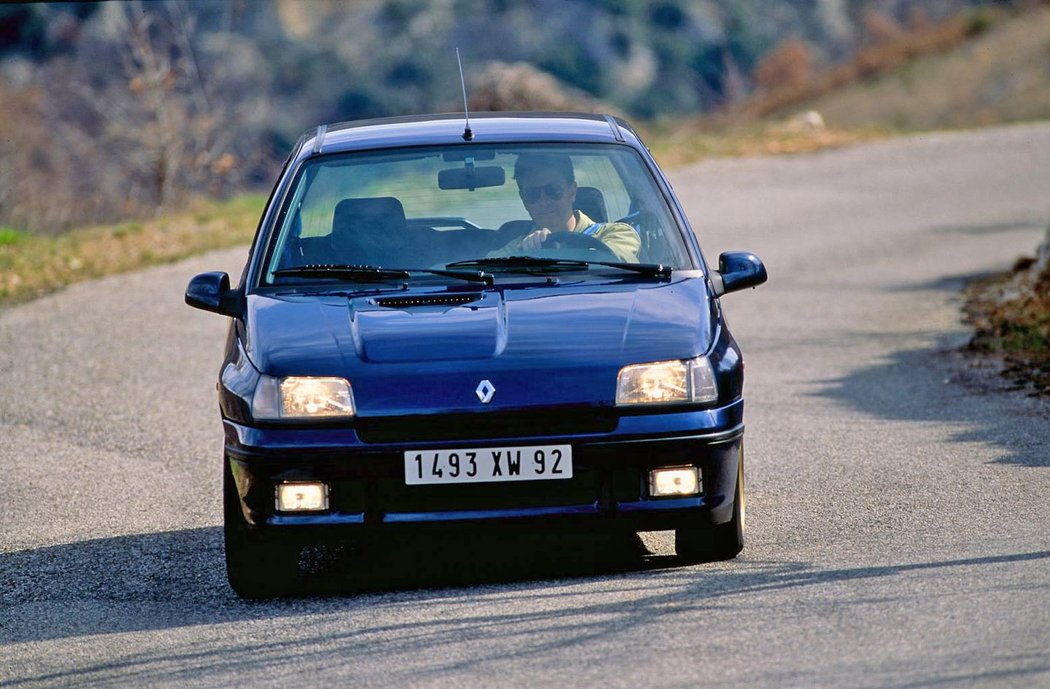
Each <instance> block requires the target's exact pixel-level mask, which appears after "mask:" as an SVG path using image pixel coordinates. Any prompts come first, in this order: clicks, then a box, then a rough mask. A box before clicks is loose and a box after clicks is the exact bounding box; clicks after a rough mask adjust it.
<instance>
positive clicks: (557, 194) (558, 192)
mask: <svg viewBox="0 0 1050 689" xmlns="http://www.w3.org/2000/svg"><path fill="white" fill-rule="evenodd" d="M566 191H568V190H567V189H566V188H565V187H563V186H561V185H560V184H544V185H541V186H538V187H522V188H521V200H522V201H524V202H525V203H536V202H537V201H539V200H540V196H541V195H543V194H546V195H547V198H549V199H550V200H551V201H560V200H561V197H563V196H565V192H566Z"/></svg>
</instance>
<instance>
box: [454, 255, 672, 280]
mask: <svg viewBox="0 0 1050 689" xmlns="http://www.w3.org/2000/svg"><path fill="white" fill-rule="evenodd" d="M467 266H478V267H483V268H499V267H504V268H570V269H571V268H587V267H590V266H606V267H608V268H620V269H622V270H630V271H632V272H635V273H641V274H643V275H649V276H651V277H670V276H671V270H672V269H671V267H670V266H665V265H662V264H660V263H625V262H621V261H583V260H575V259H565V258H537V257H535V256H501V257H493V258H476V259H472V260H469V261H456V262H455V263H449V264H448V266H447V267H449V268H455V267H467Z"/></svg>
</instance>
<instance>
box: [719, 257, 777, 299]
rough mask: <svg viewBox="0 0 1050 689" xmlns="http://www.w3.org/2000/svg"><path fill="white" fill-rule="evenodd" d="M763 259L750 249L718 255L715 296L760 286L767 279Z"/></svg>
mask: <svg viewBox="0 0 1050 689" xmlns="http://www.w3.org/2000/svg"><path fill="white" fill-rule="evenodd" d="M766 278H767V275H766V267H765V266H764V265H763V264H762V259H760V258H759V257H758V256H755V255H754V254H753V253H751V252H749V251H727V252H725V253H724V254H722V255H721V256H719V257H718V273H717V274H715V275H713V276H712V279H711V282H712V283H713V284H714V287H715V296H718V297H720V296H722V295H723V294H729V293H730V292H736V291H738V290H742V289H745V288H747V287H758V286H759V285H761V284H762V283H763V282H765V281H766Z"/></svg>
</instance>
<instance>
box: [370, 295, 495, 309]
mask: <svg viewBox="0 0 1050 689" xmlns="http://www.w3.org/2000/svg"><path fill="white" fill-rule="evenodd" d="M480 297H481V295H479V294H434V295H425V296H418V297H380V298H378V299H376V300H375V302H374V303H375V305H376V306H383V307H385V308H388V309H407V308H409V307H412V306H460V305H462V304H469V303H470V302H472V301H477V300H478V299H479V298H480Z"/></svg>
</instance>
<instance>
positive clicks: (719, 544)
mask: <svg viewBox="0 0 1050 689" xmlns="http://www.w3.org/2000/svg"><path fill="white" fill-rule="evenodd" d="M744 500H745V494H744V453H743V450H742V449H741V451H740V461H739V463H738V464H737V472H736V490H735V491H734V492H733V516H732V518H731V519H730V520H729V521H728V522H726V523H725V524H715V525H710V524H690V525H687V526H682V527H679V528H678V529H675V532H674V547H675V552H677V553H678V556H679V557H680V558H682V559H683V560H685V561H686V562H718V561H721V560H732V559H733V558H734V557H736V556H737V555H738V554H739V553H740V551H741V550H743V549H744V515H745V509H746V507H745V503H744Z"/></svg>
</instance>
